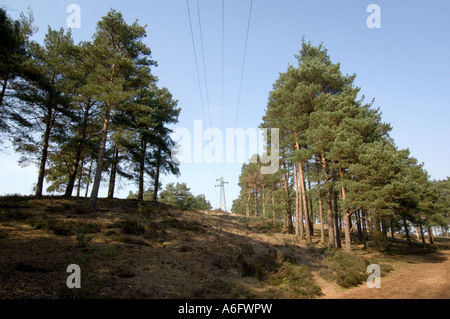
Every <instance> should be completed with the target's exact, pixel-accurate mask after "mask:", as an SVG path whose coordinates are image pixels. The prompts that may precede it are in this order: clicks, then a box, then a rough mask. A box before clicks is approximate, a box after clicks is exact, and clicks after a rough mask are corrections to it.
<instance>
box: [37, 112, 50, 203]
mask: <svg viewBox="0 0 450 319" xmlns="http://www.w3.org/2000/svg"><path fill="white" fill-rule="evenodd" d="M52 117H53V109H52V108H51V107H47V115H46V117H45V131H44V141H43V145H42V152H41V161H40V164H39V174H38V181H37V184H36V197H42V191H43V187H44V177H45V165H46V163H47V157H48V146H49V141H50V132H51V130H52V122H53V119H52Z"/></svg>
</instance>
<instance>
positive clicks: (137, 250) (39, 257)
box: [0, 196, 389, 299]
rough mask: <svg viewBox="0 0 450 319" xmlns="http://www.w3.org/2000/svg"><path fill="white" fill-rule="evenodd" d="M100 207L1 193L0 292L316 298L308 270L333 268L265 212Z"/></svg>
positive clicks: (119, 204) (131, 204)
mask: <svg viewBox="0 0 450 319" xmlns="http://www.w3.org/2000/svg"><path fill="white" fill-rule="evenodd" d="M98 205H99V207H98V211H97V212H95V213H89V212H88V211H87V209H86V207H87V206H88V200H87V199H76V198H72V199H67V198H59V197H44V198H42V199H36V198H33V197H20V196H12V197H0V256H1V258H0V283H1V285H0V299H4V298H316V297H318V296H320V295H321V289H320V287H319V286H318V285H317V284H316V283H315V281H314V277H313V276H312V273H311V270H312V271H320V270H322V271H323V270H324V269H326V268H327V266H328V268H330V267H331V266H330V265H331V263H330V262H329V261H327V260H326V259H324V258H323V255H324V252H325V249H324V248H322V246H321V245H319V244H317V245H313V246H307V245H305V244H304V243H301V242H299V241H298V240H297V239H296V237H295V236H294V235H289V234H286V233H285V232H284V231H283V228H282V225H281V224H280V223H277V222H272V221H270V220H267V221H261V220H253V219H246V218H243V217H241V216H235V215H233V214H228V213H224V212H221V211H201V212H194V211H183V212H181V211H178V210H176V209H174V208H173V207H170V206H167V205H164V204H159V203H152V202H145V203H139V202H137V201H135V200H119V199H113V200H107V199H100V200H99V203H98ZM315 238H317V237H315ZM366 253H367V252H364V254H366ZM70 264H78V265H79V266H80V268H81V276H82V288H81V289H69V288H67V286H66V279H67V277H68V275H69V274H68V273H67V272H66V268H67V266H68V265H70ZM385 264H386V267H389V262H388V261H387V260H386V261H385ZM334 267H335V268H333V269H334V272H335V273H336V272H337V270H339V269H338V268H336V267H337V266H336V265H334ZM339 267H344V268H345V267H346V263H344V264H343V265H339ZM331 268H332V267H331ZM336 269H337V270H336ZM386 269H387V268H386ZM332 279H334V280H335V279H336V278H332Z"/></svg>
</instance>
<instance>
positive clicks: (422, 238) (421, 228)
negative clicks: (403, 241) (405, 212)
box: [419, 223, 426, 246]
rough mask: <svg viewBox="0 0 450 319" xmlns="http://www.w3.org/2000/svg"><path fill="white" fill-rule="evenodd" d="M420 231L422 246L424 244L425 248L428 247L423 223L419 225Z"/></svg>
mask: <svg viewBox="0 0 450 319" xmlns="http://www.w3.org/2000/svg"><path fill="white" fill-rule="evenodd" d="M419 229H420V238H421V240H422V244H423V246H425V245H426V243H425V234H424V233H423V227H422V223H420V224H419Z"/></svg>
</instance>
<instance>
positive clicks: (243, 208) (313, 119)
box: [233, 40, 449, 251]
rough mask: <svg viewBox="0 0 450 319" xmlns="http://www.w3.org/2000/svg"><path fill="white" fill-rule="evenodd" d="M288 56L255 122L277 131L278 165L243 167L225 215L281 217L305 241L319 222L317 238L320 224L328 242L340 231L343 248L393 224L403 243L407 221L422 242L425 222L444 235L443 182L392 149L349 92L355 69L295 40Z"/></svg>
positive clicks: (365, 106)
mask: <svg viewBox="0 0 450 319" xmlns="http://www.w3.org/2000/svg"><path fill="white" fill-rule="evenodd" d="M296 58H297V60H298V67H294V66H289V67H288V69H287V71H286V72H284V73H281V74H280V76H279V78H278V79H277V81H276V83H275V84H274V86H273V90H272V91H271V92H270V95H269V99H268V104H267V108H266V112H265V115H264V117H263V121H262V124H261V127H262V128H267V129H268V130H269V132H270V129H271V128H278V129H279V132H280V140H279V145H280V150H279V151H280V169H279V171H278V172H277V173H276V174H272V175H263V174H261V170H260V167H261V164H260V162H259V161H250V163H249V164H244V165H243V167H242V172H241V175H240V178H239V185H240V187H241V192H240V196H239V198H238V199H237V200H235V201H234V203H233V212H236V213H241V214H246V215H247V216H250V215H251V214H252V215H254V216H255V217H258V216H263V217H272V218H274V219H279V220H283V221H284V222H285V223H286V227H287V229H288V231H289V232H290V233H295V234H296V235H298V236H299V237H300V238H302V239H304V240H306V241H307V242H311V236H313V234H314V232H313V227H314V223H315V222H316V221H319V223H320V225H321V226H322V227H321V240H322V242H325V236H324V224H327V230H328V245H329V246H332V247H341V240H340V238H341V236H340V233H341V231H342V230H343V231H344V233H345V237H344V238H345V249H346V250H347V251H350V250H351V242H352V237H353V234H354V233H355V234H357V235H356V236H358V238H359V240H360V242H363V243H364V244H365V243H366V241H367V239H368V238H369V236H370V237H371V238H372V239H375V238H377V237H378V238H379V239H381V240H383V239H387V237H388V236H389V235H388V232H391V235H392V238H393V236H394V232H396V231H400V230H402V231H404V232H405V233H406V236H407V238H408V240H410V233H409V229H410V227H411V226H414V227H417V229H418V232H419V235H420V237H421V238H422V241H423V242H424V243H425V239H424V231H428V234H429V236H430V241H432V235H433V234H432V226H440V227H442V230H443V231H444V232H445V233H447V229H448V224H449V208H448V207H449V206H448V190H449V189H448V181H447V184H446V185H447V186H445V185H441V184H440V183H441V182H433V181H430V179H429V176H428V174H427V172H426V171H425V170H424V168H423V164H420V163H418V161H417V159H415V158H414V157H412V156H411V155H410V152H409V150H407V149H406V150H400V149H398V148H397V147H396V146H395V143H394V141H393V139H392V138H391V137H390V136H389V132H390V130H391V127H390V125H389V124H386V123H383V122H382V120H381V115H380V112H379V110H378V109H374V108H373V107H372V106H373V105H372V104H373V102H372V103H365V102H364V97H362V98H358V94H359V92H360V89H359V88H358V87H356V86H355V85H354V79H355V75H351V76H349V75H343V74H342V72H341V70H340V64H339V63H332V61H331V59H330V57H329V55H328V53H327V50H326V49H325V48H324V47H323V46H322V45H320V46H313V45H311V43H310V42H308V43H307V42H305V41H304V40H303V41H302V47H301V50H300V52H299V54H298V55H296ZM269 136H270V134H269ZM268 145H269V146H270V141H268ZM255 162H256V163H255ZM442 182H443V183H445V181H442ZM439 186H440V188H439ZM445 192H447V194H446V193H445ZM250 207H252V213H250Z"/></svg>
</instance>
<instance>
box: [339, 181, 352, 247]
mask: <svg viewBox="0 0 450 319" xmlns="http://www.w3.org/2000/svg"><path fill="white" fill-rule="evenodd" d="M341 177H342V174H341ZM341 195H342V200H343V201H345V200H346V199H347V193H346V191H345V187H344V186H342V187H341ZM344 234H345V250H346V251H347V252H350V251H351V250H352V240H351V215H350V212H349V210H348V208H346V209H345V211H344Z"/></svg>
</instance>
